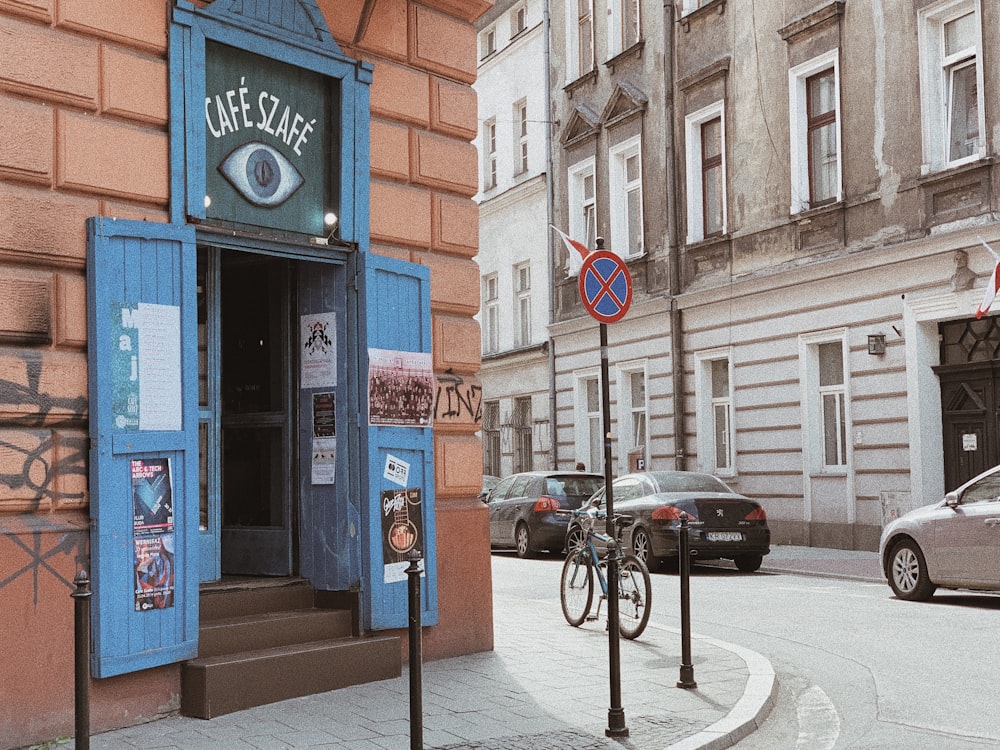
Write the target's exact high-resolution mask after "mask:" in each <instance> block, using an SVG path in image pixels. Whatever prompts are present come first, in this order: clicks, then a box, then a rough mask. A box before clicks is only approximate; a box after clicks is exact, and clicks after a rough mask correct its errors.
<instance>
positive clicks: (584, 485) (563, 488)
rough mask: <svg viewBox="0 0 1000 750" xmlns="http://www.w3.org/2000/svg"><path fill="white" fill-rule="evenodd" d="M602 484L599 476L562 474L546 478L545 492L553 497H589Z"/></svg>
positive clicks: (602, 481)
mask: <svg viewBox="0 0 1000 750" xmlns="http://www.w3.org/2000/svg"><path fill="white" fill-rule="evenodd" d="M603 484H604V480H603V479H601V478H599V477H576V476H562V477H549V478H548V479H547V480H546V487H545V494H546V495H553V496H555V497H590V496H591V495H593V494H594V493H595V492H597V490H599V489H600V488H601V486H602V485H603Z"/></svg>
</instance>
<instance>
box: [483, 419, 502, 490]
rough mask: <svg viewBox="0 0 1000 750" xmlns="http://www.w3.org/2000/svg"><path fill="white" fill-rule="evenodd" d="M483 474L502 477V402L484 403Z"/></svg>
mask: <svg viewBox="0 0 1000 750" xmlns="http://www.w3.org/2000/svg"><path fill="white" fill-rule="evenodd" d="M483 474H489V475H491V476H494V477H498V476H500V402H499V401H486V402H485V403H483Z"/></svg>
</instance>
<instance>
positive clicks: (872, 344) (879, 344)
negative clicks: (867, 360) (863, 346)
mask: <svg viewBox="0 0 1000 750" xmlns="http://www.w3.org/2000/svg"><path fill="white" fill-rule="evenodd" d="M868 353H869V354H885V334H884V333H870V334H868Z"/></svg>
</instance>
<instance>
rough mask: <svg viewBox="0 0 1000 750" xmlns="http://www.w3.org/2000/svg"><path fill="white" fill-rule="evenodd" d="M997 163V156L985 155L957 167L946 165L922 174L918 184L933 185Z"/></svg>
mask: <svg viewBox="0 0 1000 750" xmlns="http://www.w3.org/2000/svg"><path fill="white" fill-rule="evenodd" d="M996 163H997V159H996V157H993V156H984V157H981V158H979V159H976V160H975V161H970V162H966V163H964V164H959V165H958V166H955V167H945V168H942V169H940V170H937V171H934V172H928V173H927V174H922V175H920V177H919V178H917V185H933V184H934V183H935V182H939V181H944V180H947V179H949V178H951V177H955V176H957V175H961V174H965V173H966V172H974V171H975V170H977V169H980V168H982V167H990V166H993V165H994V164H996Z"/></svg>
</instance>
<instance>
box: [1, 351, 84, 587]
mask: <svg viewBox="0 0 1000 750" xmlns="http://www.w3.org/2000/svg"><path fill="white" fill-rule="evenodd" d="M22 362H23V364H24V372H25V373H26V377H25V381H24V382H17V381H13V380H9V379H0V410H4V409H5V407H8V408H10V410H12V411H14V412H16V413H18V415H19V416H17V417H16V418H15V419H14V420H12V421H10V422H9V423H8V429H7V430H6V436H5V435H4V432H0V455H3V456H4V460H3V461H2V463H0V490H2V491H3V494H5V495H7V496H8V497H12V498H16V502H17V506H18V509H19V510H22V509H25V507H26V506H27V508H28V509H38V508H42V507H45V506H46V505H48V506H49V507H51V504H52V503H54V502H56V501H57V500H58V501H59V502H60V503H68V504H74V503H82V502H83V500H84V499H85V497H86V496H85V492H84V490H83V489H82V487H83V486H85V484H86V475H87V441H86V438H84V437H82V436H79V437H77V436H70V437H66V436H61V437H60V438H59V446H58V448H59V449H58V452H56V451H55V450H54V447H55V446H54V439H53V435H52V432H51V428H52V427H54V426H58V427H69V428H72V427H79V426H82V425H83V424H84V423H85V421H84V420H85V415H86V412H87V399H86V397H85V396H77V397H58V396H53V395H51V394H49V393H45V392H43V391H42V390H41V382H42V361H41V358H40V357H38V356H37V355H31V354H29V355H26V356H22ZM25 407H28V408H27V409H26V408H25ZM56 455H58V459H57V460H56V459H54V458H53V457H54V456H56ZM57 478H58V481H57ZM68 487H69V488H72V487H80V488H81V489H79V490H75V491H73V490H71V491H69V492H67V491H66V488H68ZM12 519H13V521H5V520H4V517H3V516H2V515H0V543H2V544H4V545H13V546H14V548H15V551H14V553H13V554H11V553H10V552H9V551H5V553H4V555H3V558H4V560H5V564H4V570H3V572H2V577H0V589H3V588H5V587H6V586H9V585H10V584H11V583H13V582H14V581H18V580H20V579H22V578H23V577H25V576H30V577H31V579H32V582H33V591H34V597H35V604H36V605H37V603H38V596H39V588H40V583H41V579H42V577H43V576H51V577H52V578H54V579H55V580H56V581H57V582H58V583H59V584H61V585H63V586H65V587H66V588H67V589H69V590H73V589H74V588H75V586H74V584H73V580H72V576H69V577H67V576H66V575H64V574H63V573H62V572H60V570H59V569H58V568H57V567H56V564H55V563H56V560H55V559H56V558H57V557H58V556H61V555H67V556H70V557H72V558H73V566H72V570H78V569H81V568H85V567H86V566H87V564H88V554H89V553H88V541H89V539H88V537H89V535H88V533H87V530H86V528H73V527H72V526H71V525H70V524H67V522H66V521H65V519H55V518H51V517H48V516H44V515H34V514H33V515H30V516H28V517H25V515H24V514H23V513H20V514H18V515H17V516H12ZM63 567H64V568H65V566H63Z"/></svg>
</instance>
